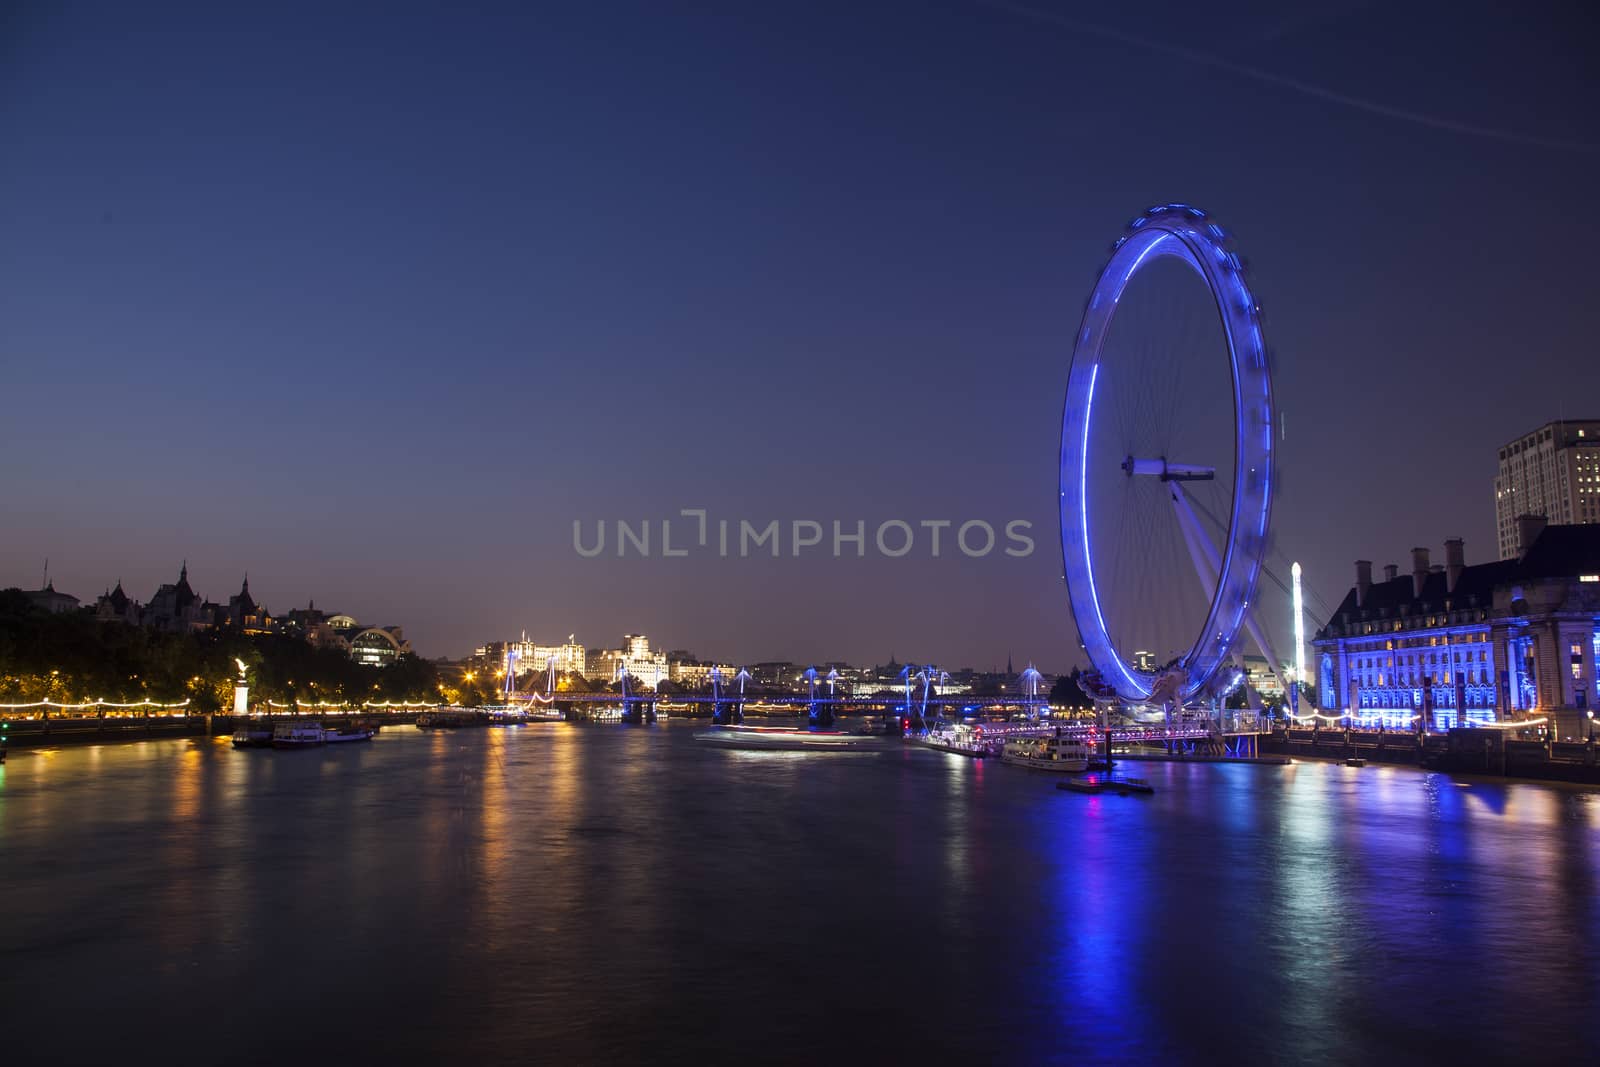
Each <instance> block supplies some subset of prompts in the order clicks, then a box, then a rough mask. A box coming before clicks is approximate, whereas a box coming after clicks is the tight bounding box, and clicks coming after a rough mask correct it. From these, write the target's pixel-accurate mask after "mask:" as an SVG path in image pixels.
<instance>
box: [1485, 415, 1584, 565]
mask: <svg viewBox="0 0 1600 1067" xmlns="http://www.w3.org/2000/svg"><path fill="white" fill-rule="evenodd" d="M1494 514H1495V532H1496V534H1497V536H1498V537H1499V539H1500V558H1501V559H1515V558H1516V557H1517V556H1519V555H1521V554H1522V550H1523V549H1524V548H1526V547H1527V546H1526V545H1524V544H1523V543H1522V541H1521V539H1520V535H1519V533H1518V527H1517V519H1518V518H1519V517H1521V516H1523V515H1540V516H1543V517H1544V520H1545V521H1546V522H1548V523H1551V524H1553V525H1563V526H1567V525H1573V524H1579V523H1589V522H1600V420H1594V419H1563V420H1562V421H1560V422H1552V423H1549V424H1547V425H1544V426H1541V427H1539V428H1538V429H1537V430H1534V431H1533V432H1532V433H1530V434H1524V435H1523V436H1522V437H1519V438H1517V439H1516V440H1515V441H1512V442H1511V443H1509V444H1507V445H1505V446H1504V447H1502V448H1501V449H1500V467H1499V471H1498V472H1497V473H1496V474H1495V479H1494Z"/></svg>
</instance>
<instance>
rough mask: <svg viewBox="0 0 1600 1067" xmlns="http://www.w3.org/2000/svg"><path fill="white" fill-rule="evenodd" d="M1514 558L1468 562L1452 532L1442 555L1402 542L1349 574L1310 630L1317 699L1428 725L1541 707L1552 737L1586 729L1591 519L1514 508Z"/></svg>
mask: <svg viewBox="0 0 1600 1067" xmlns="http://www.w3.org/2000/svg"><path fill="white" fill-rule="evenodd" d="M1517 538H1518V543H1520V544H1524V545H1527V546H1528V548H1527V549H1526V550H1525V551H1524V552H1522V553H1521V554H1520V555H1519V556H1517V557H1516V558H1514V559H1507V560H1499V561H1496V562H1493V563H1480V564H1476V565H1474V566H1471V567H1469V566H1467V565H1466V561H1465V556H1464V544H1463V542H1462V541H1461V540H1460V539H1459V538H1455V539H1451V540H1449V541H1446V542H1445V563H1444V565H1443V566H1440V565H1438V564H1431V565H1430V563H1429V558H1428V557H1429V553H1428V550H1427V549H1426V548H1414V549H1412V550H1411V572H1410V573H1409V574H1401V573H1400V569H1399V567H1398V566H1396V565H1393V564H1391V565H1389V566H1387V567H1385V568H1384V573H1383V577H1382V579H1381V580H1379V581H1374V580H1373V576H1372V564H1371V563H1370V562H1368V561H1366V560H1358V561H1357V562H1356V584H1355V586H1354V587H1352V588H1351V590H1350V591H1349V592H1348V593H1346V594H1345V597H1344V599H1343V600H1342V601H1341V602H1340V604H1339V607H1338V608H1337V610H1335V612H1334V614H1333V618H1332V619H1331V620H1330V621H1329V623H1328V625H1326V626H1324V627H1323V628H1322V629H1321V630H1319V631H1318V632H1317V634H1316V636H1315V638H1314V639H1313V640H1312V645H1313V647H1314V648H1315V650H1316V659H1317V696H1318V703H1319V704H1320V705H1321V706H1322V707H1323V708H1324V709H1325V710H1329V711H1337V712H1345V713H1348V714H1349V715H1350V717H1351V718H1352V719H1355V720H1357V721H1361V722H1366V723H1372V724H1376V723H1382V724H1383V725H1385V726H1388V727H1390V728H1393V729H1401V730H1404V729H1411V728H1412V727H1413V726H1414V725H1415V723H1416V720H1417V718H1418V717H1419V716H1420V717H1422V718H1423V719H1424V720H1426V721H1427V722H1428V724H1429V725H1430V726H1431V727H1432V728H1434V729H1444V728H1447V727H1451V726H1458V725H1466V724H1469V723H1472V722H1494V721H1498V720H1501V719H1506V718H1527V717H1539V716H1542V717H1545V718H1548V719H1549V720H1550V722H1551V723H1552V726H1553V727H1554V729H1555V732H1556V734H1557V736H1559V737H1573V738H1581V737H1584V736H1586V735H1587V725H1586V722H1585V720H1586V719H1587V716H1588V712H1589V711H1590V710H1593V709H1595V708H1596V707H1597V706H1600V680H1597V674H1596V670H1595V664H1596V660H1597V659H1600V524H1596V525H1580V524H1566V525H1560V526H1549V525H1546V524H1545V522H1544V521H1543V520H1542V519H1539V518H1535V517H1526V516H1525V517H1523V519H1522V520H1521V521H1520V523H1519V530H1518V532H1517Z"/></svg>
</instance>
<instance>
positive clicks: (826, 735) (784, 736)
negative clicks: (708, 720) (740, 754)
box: [694, 726, 874, 752]
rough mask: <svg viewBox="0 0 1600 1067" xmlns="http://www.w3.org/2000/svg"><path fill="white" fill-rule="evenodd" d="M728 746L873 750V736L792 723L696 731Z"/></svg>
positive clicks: (699, 736)
mask: <svg viewBox="0 0 1600 1067" xmlns="http://www.w3.org/2000/svg"><path fill="white" fill-rule="evenodd" d="M694 739H695V740H696V741H706V742H709V743H711V744H716V745H722V746H723V747H725V748H749V749H766V750H769V751H784V750H787V751H795V752H852V751H855V752H862V751H866V752H870V751H873V749H874V746H873V744H872V742H871V740H870V739H869V738H867V737H864V736H862V735H861V734H847V733H841V732H840V731H838V730H804V729H796V728H794V727H789V726H713V727H711V729H709V730H701V731H700V732H698V733H696V734H695V735H694Z"/></svg>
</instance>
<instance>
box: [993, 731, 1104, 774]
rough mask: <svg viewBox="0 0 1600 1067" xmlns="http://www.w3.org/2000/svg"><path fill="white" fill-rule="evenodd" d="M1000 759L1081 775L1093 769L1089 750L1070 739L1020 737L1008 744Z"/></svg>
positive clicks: (1041, 769)
mask: <svg viewBox="0 0 1600 1067" xmlns="http://www.w3.org/2000/svg"><path fill="white" fill-rule="evenodd" d="M1000 759H1001V760H1002V761H1004V762H1006V763H1014V764H1016V765H1017V766H1019V767H1032V768H1034V769H1035V770H1040V771H1062V772H1065V773H1068V774H1078V773H1081V772H1083V771H1086V770H1088V769H1089V746H1088V745H1085V744H1084V743H1083V742H1081V741H1076V740H1073V739H1072V738H1069V737H1062V736H1060V735H1059V734H1053V735H1050V736H1046V737H1019V738H1016V739H1014V740H1011V741H1007V742H1006V744H1005V747H1004V748H1003V749H1001V750H1000Z"/></svg>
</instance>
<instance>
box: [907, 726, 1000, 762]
mask: <svg viewBox="0 0 1600 1067" xmlns="http://www.w3.org/2000/svg"><path fill="white" fill-rule="evenodd" d="M922 743H923V744H925V745H927V746H928V747H929V748H936V749H938V750H939V751H941V752H954V753H955V754H956V755H958V756H971V757H973V758H974V759H982V758H983V757H985V756H989V755H993V754H994V750H993V747H992V746H991V745H990V744H989V742H987V741H985V740H984V737H983V731H982V729H981V728H979V727H975V726H972V725H971V724H969V723H957V724H956V725H954V726H950V727H946V728H945V729H942V730H931V731H929V733H928V736H927V737H925V738H923V739H922Z"/></svg>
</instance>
